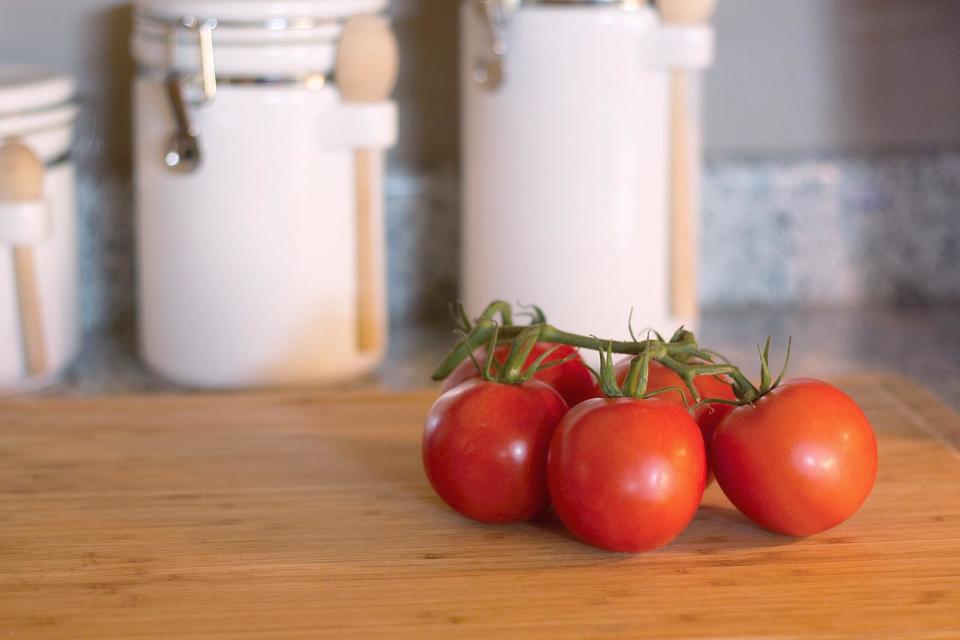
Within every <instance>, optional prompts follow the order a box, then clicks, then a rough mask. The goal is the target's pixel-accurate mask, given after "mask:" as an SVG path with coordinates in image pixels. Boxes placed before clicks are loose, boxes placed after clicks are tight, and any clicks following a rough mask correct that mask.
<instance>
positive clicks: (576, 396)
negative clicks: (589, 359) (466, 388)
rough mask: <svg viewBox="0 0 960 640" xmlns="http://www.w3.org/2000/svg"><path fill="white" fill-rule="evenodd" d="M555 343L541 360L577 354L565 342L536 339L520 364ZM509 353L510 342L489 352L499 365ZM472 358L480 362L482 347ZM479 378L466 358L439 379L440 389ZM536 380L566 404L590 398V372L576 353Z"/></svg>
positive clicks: (551, 359)
mask: <svg viewBox="0 0 960 640" xmlns="http://www.w3.org/2000/svg"><path fill="white" fill-rule="evenodd" d="M554 346H556V347H557V349H556V350H555V351H554V352H553V353H552V354H550V355H549V356H548V357H547V359H546V360H545V362H553V361H555V360H563V359H564V358H566V357H567V356H569V355H571V354H574V353H577V350H576V349H575V348H574V347H570V346H567V345H554V344H551V343H549V342H538V343H537V344H535V345H534V347H533V349H532V350H531V351H530V355H529V356H528V357H527V361H526V362H525V363H524V366H529V365H531V364H532V363H533V361H534V360H536V359H537V358H538V357H540V354H542V353H543V352H544V351H546V350H547V349H550V348H552V347H554ZM509 353H510V345H508V344H503V345H500V346H499V347H497V348H496V350H494V352H493V357H494V358H495V359H496V360H497V362H499V363H500V364H503V363H504V362H506V360H507V354H509ZM473 355H474V357H475V358H476V359H477V361H478V362H480V363H481V364H483V362H484V361H485V359H486V357H487V350H486V349H477V350H476V351H475V352H474V354H473ZM478 377H480V372H479V371H477V367H476V366H474V364H473V360H470V359H469V358H468V359H466V360H464V361H463V362H461V363H460V364H459V365H458V366H457V368H456V369H454V370H453V372H452V373H451V374H450V375H449V376H448V377H447V378H446V379H445V380H444V381H443V390H444V391H447V390H448V389H452V388H454V387H455V386H457V385H458V384H460V383H461V382H463V381H464V380H469V379H471V378H478ZM534 378H536V379H537V380H540V381H541V382H546V383H547V384H548V385H550V386H551V387H553V388H554V389H556V390H557V392H558V393H559V394H560V395H561V396H562V397H563V399H564V400H565V401H566V403H567V405H568V406H571V407H572V406H575V405H577V404H580V403H581V402H583V401H584V400H586V399H587V398H592V397H594V393H593V387H594V379H593V374H592V373H590V369H588V368H587V366H586V365H585V364H584V363H583V359H582V358H581V357H580V356H579V354H578V355H577V356H576V357H574V358H572V359H571V360H570V361H569V362H566V363H564V364H560V365H555V366H552V367H550V368H549V369H544V370H543V371H541V372H540V373H538V374H536V375H535V376H534Z"/></svg>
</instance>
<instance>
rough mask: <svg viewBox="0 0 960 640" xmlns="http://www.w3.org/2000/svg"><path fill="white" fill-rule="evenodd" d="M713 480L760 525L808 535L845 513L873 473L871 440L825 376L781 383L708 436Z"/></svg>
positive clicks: (860, 498) (857, 413) (851, 405)
mask: <svg viewBox="0 0 960 640" xmlns="http://www.w3.org/2000/svg"><path fill="white" fill-rule="evenodd" d="M711 449H712V452H713V460H712V462H713V465H714V472H715V473H716V475H717V482H718V483H719V484H720V487H721V488H722V489H723V492H724V493H726V494H727V497H728V498H730V501H731V502H732V503H733V504H734V505H735V506H736V507H737V508H738V509H739V510H740V511H742V512H743V513H744V514H745V515H746V516H747V517H748V518H750V519H751V520H753V521H754V522H756V523H757V524H759V525H760V526H762V527H765V528H767V529H769V530H771V531H775V532H777V533H783V534H786V535H792V536H809V535H813V534H815V533H819V532H821V531H825V530H826V529H829V528H831V527H833V526H836V525H838V524H840V523H841V522H843V521H844V520H846V519H847V518H849V517H850V516H852V515H853V514H854V512H856V511H857V509H859V508H860V505H862V504H863V502H864V500H866V499H867V496H868V495H869V494H870V490H871V489H872V488H873V483H874V481H875V480H876V477H877V440H876V437H875V436H874V434H873V429H871V427H870V423H869V422H868V421H867V418H866V416H865V415H863V411H861V410H860V407H858V406H857V405H856V403H855V402H854V401H853V400H851V399H850V398H849V397H848V396H847V395H846V394H844V393H843V392H842V391H840V390H839V389H837V388H836V387H833V386H831V385H829V384H827V383H825V382H820V381H819V380H810V379H797V380H792V381H788V382H785V383H783V384H781V385H780V386H779V387H777V388H776V389H774V390H773V391H771V392H770V393H768V394H767V395H765V396H763V397H762V398H760V399H759V400H758V401H757V402H756V403H755V405H754V406H751V405H744V406H741V407H737V408H735V409H734V410H733V411H731V412H730V414H729V415H728V416H727V417H726V418H725V419H724V420H723V421H722V422H720V424H719V425H718V426H717V430H716V432H715V433H714V434H713V441H712V443H711Z"/></svg>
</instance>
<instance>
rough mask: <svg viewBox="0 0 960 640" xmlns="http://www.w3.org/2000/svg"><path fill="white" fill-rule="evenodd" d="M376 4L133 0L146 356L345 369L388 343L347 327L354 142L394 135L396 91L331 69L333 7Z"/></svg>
mask: <svg viewBox="0 0 960 640" xmlns="http://www.w3.org/2000/svg"><path fill="white" fill-rule="evenodd" d="M386 4H387V0H291V1H285V2H277V1H272V0H145V1H142V2H140V3H139V5H138V7H137V12H136V18H135V20H136V25H135V32H134V35H133V43H132V44H133V54H134V57H135V59H136V61H137V63H138V67H139V68H138V75H137V79H136V84H135V87H134V112H135V136H134V137H135V158H136V183H137V185H136V205H137V249H138V260H137V262H138V268H139V274H138V288H139V291H138V296H139V318H140V345H141V354H142V357H143V358H144V360H145V361H146V363H147V365H148V366H149V367H150V368H151V369H153V370H154V371H156V372H158V373H160V374H161V375H163V376H165V377H168V378H170V379H173V380H176V381H179V382H182V383H186V384H193V385H200V386H208V387H244V386H271V385H282V384H299V383H313V382H324V381H333V380H338V379H343V378H347V377H351V376H356V375H358V374H360V373H363V372H365V371H368V370H370V369H371V368H373V367H374V366H376V364H377V363H378V362H379V361H380V359H381V358H382V356H383V347H382V346H381V347H379V348H377V349H374V350H367V351H363V350H361V349H360V347H359V346H358V341H357V339H356V335H357V323H358V317H357V316H358V313H357V297H358V293H359V292H358V286H359V285H358V276H357V239H358V238H357V216H356V208H357V204H358V203H357V200H358V196H357V193H356V190H357V187H356V179H357V178H356V168H355V153H356V152H357V150H361V149H362V150H370V149H373V150H376V149H384V148H386V147H389V146H390V145H392V144H393V143H394V140H395V138H396V108H395V104H394V103H393V102H390V101H383V102H375V103H350V102H346V101H344V100H343V99H342V97H341V96H340V94H339V92H338V90H337V87H336V86H335V84H334V82H333V78H332V72H333V70H334V63H335V59H336V51H337V42H338V38H339V35H340V33H341V32H342V29H343V26H344V23H345V21H346V20H347V19H349V18H350V17H352V16H355V15H360V14H373V13H378V12H380V11H382V10H383V9H384V8H385V7H386ZM177 94H179V95H180V97H182V100H183V102H184V103H185V104H184V109H183V113H182V114H181V117H180V118H181V119H183V120H186V121H188V122H184V123H182V124H181V123H180V122H179V121H178V120H179V119H178V116H177V113H176V109H175V108H174V105H175V104H176V101H177V99H178V96H177ZM183 129H186V130H183ZM177 132H179V133H180V135H181V142H180V145H181V147H182V145H183V144H184V142H186V143H187V147H188V148H187V149H186V150H184V149H183V148H178V145H177V144H175V143H173V142H172V141H171V137H172V136H173V135H175V134H176V133H177ZM183 136H186V139H184V138H183ZM191 138H192V139H193V140H194V141H195V142H196V145H197V149H198V151H197V152H196V153H198V154H199V157H198V158H196V159H194V158H192V157H191V156H192V155H194V152H193V151H190V149H189V143H190V139H191ZM370 197H371V198H372V199H374V200H380V201H382V197H383V195H382V193H380V192H378V193H374V194H370ZM379 241H380V242H382V238H380V240H379ZM376 295H378V296H380V297H382V296H384V295H385V294H384V292H383V291H382V290H381V291H378V292H376ZM382 322H383V323H385V322H386V319H385V318H384V319H382Z"/></svg>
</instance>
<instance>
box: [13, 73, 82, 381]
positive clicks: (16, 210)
mask: <svg viewBox="0 0 960 640" xmlns="http://www.w3.org/2000/svg"><path fill="white" fill-rule="evenodd" d="M73 97H74V85H73V81H72V80H71V79H70V78H69V77H67V76H64V75H60V74H57V73H53V72H50V71H46V70H42V69H37V68H34V67H25V66H14V65H9V66H8V65H0V144H5V143H8V142H18V143H21V144H23V145H25V146H26V147H28V148H29V150H30V151H32V153H33V154H34V155H35V156H36V157H37V158H39V160H40V161H41V162H42V163H43V165H44V166H45V167H44V171H43V177H42V181H43V187H42V197H41V199H38V200H37V201H36V202H32V201H30V202H18V203H4V202H0V393H20V392H27V391H31V390H35V389H38V388H42V387H44V386H47V385H49V384H51V383H52V382H54V381H56V380H57V378H58V377H59V376H60V375H61V374H62V373H63V371H64V370H65V369H66V367H67V365H68V364H70V362H71V360H72V359H73V357H74V356H75V354H76V353H77V349H78V347H79V344H80V339H79V336H80V323H79V317H78V299H77V249H76V224H77V223H76V208H75V199H74V191H75V175H74V166H73V162H72V160H71V158H70V151H71V147H72V145H73V123H74V119H75V118H76V114H77V107H76V105H75V104H74V102H73ZM15 248H19V249H20V250H23V253H22V254H21V255H23V256H24V257H25V258H26V264H25V265H24V263H15V259H14V252H15ZM25 268H26V269H28V270H29V271H28V273H24V271H23V269H25ZM18 271H19V273H18ZM25 281H26V282H25ZM24 286H28V287H29V289H30V293H29V294H28V295H27V294H24V293H23V287H24ZM26 297H29V298H30V299H31V300H32V304H33V308H34V309H35V312H34V313H32V314H31V315H30V316H29V317H32V318H34V319H35V321H36V322H35V325H36V326H35V330H36V332H37V333H36V335H37V336H38V339H37V341H36V343H35V348H37V349H38V350H39V352H40V355H39V357H37V358H35V362H36V363H37V366H35V367H33V368H32V367H31V366H29V365H28V361H29V359H28V357H27V353H26V352H27V349H28V348H27V347H26V345H25V339H24V329H25V328H24V326H23V324H22V322H21V321H22V319H25V318H26V317H27V316H26V315H25V314H24V313H23V312H22V308H21V307H22V304H25V302H24V300H25V298H26Z"/></svg>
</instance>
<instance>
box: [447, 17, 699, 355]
mask: <svg viewBox="0 0 960 640" xmlns="http://www.w3.org/2000/svg"><path fill="white" fill-rule="evenodd" d="M478 24H479V23H478V22H477V20H476V16H475V13H474V12H473V10H472V8H471V7H470V6H469V5H467V4H464V10H463V11H462V12H461V30H462V33H463V34H464V38H463V40H462V42H463V45H462V46H463V49H462V51H461V64H462V65H463V66H462V69H461V78H462V96H463V120H462V122H463V125H462V136H463V145H464V160H463V162H464V166H463V172H464V192H463V206H464V223H463V248H464V254H463V285H464V297H465V302H466V304H467V307H468V309H469V310H470V311H471V312H479V310H480V309H481V308H482V306H483V305H485V304H486V303H487V302H489V301H490V300H492V299H495V298H502V299H506V300H509V301H512V302H522V303H526V304H531V303H535V304H538V305H541V306H542V307H543V308H544V309H545V310H546V311H547V313H548V320H550V321H552V322H555V323H557V324H558V325H561V326H563V327H564V328H567V329H570V330H573V331H578V332H591V333H597V334H600V335H605V336H625V335H626V333H627V318H628V315H629V313H630V311H631V308H633V309H634V323H635V326H636V328H637V329H638V330H639V329H642V328H644V327H654V328H656V329H659V330H662V331H671V330H672V329H673V328H675V326H676V325H677V324H679V323H681V322H686V323H690V322H691V320H692V319H689V318H685V319H679V318H671V317H670V314H669V307H668V273H669V272H668V255H667V247H668V243H667V239H668V236H667V234H668V228H667V220H668V215H667V213H668V210H667V206H668V203H667V180H668V176H667V167H668V166H669V162H668V148H667V146H668V140H667V138H668V131H669V122H668V116H669V110H668V108H669V105H668V72H669V71H670V70H672V69H697V68H701V67H703V66H705V65H706V64H708V63H709V62H710V59H711V56H712V52H713V34H712V31H711V30H710V29H709V28H704V27H697V28H690V29H678V28H665V27H662V26H661V25H660V22H659V20H658V18H657V16H656V14H655V13H654V12H653V11H652V10H650V9H649V8H647V7H644V8H641V9H638V10H624V9H622V8H619V7H617V6H609V5H608V6H603V5H590V4H579V5H572V6H559V5H546V4H532V5H527V6H523V7H522V8H521V9H519V10H518V11H517V12H516V13H514V14H513V15H512V16H511V18H510V20H509V23H508V27H507V29H506V35H505V40H506V47H507V54H506V76H505V80H504V83H503V84H502V86H500V87H499V88H498V89H496V90H495V91H490V90H487V89H485V88H483V87H481V86H480V85H479V84H478V83H476V82H475V81H474V80H473V78H472V72H473V61H474V59H475V57H476V55H477V52H478V51H482V50H483V46H484V42H485V40H484V35H483V31H482V30H481V29H480V27H479V26H478Z"/></svg>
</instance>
